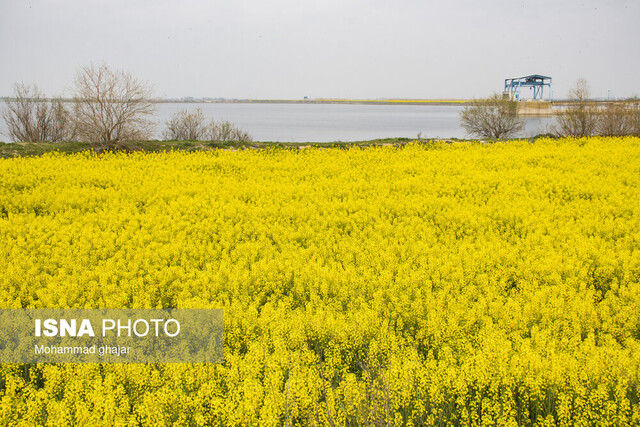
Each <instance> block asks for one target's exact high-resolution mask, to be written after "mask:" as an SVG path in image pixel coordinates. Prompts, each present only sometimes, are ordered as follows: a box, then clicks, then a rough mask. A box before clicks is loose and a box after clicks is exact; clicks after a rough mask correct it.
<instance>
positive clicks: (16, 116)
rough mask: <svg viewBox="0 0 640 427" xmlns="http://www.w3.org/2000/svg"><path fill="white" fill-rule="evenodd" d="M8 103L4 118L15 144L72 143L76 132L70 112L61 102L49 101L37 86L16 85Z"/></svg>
mask: <svg viewBox="0 0 640 427" xmlns="http://www.w3.org/2000/svg"><path fill="white" fill-rule="evenodd" d="M13 90H14V93H13V97H12V98H10V99H9V100H7V101H6V103H5V108H4V109H3V110H2V118H3V119H4V121H5V122H6V124H7V129H8V131H9V137H10V138H11V139H12V140H13V141H22V142H41V141H51V142H57V141H70V140H72V139H73V137H74V128H73V124H72V123H71V118H70V116H69V111H68V109H67V108H66V107H65V105H64V104H63V103H62V101H61V100H60V99H54V100H49V99H47V98H46V97H45V95H44V93H43V92H42V91H41V90H40V89H39V88H38V86H36V85H32V86H27V85H25V84H22V83H16V84H14V86H13Z"/></svg>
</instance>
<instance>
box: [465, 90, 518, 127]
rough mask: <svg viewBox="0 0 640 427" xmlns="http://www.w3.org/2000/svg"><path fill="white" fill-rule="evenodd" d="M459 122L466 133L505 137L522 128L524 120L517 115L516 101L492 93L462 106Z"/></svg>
mask: <svg viewBox="0 0 640 427" xmlns="http://www.w3.org/2000/svg"><path fill="white" fill-rule="evenodd" d="M460 123H461V125H462V127H463V128H464V129H465V130H466V131H467V133H468V134H470V135H474V136H479V137H482V138H507V137H510V136H513V135H514V134H515V133H517V132H521V131H522V130H524V127H525V122H524V120H523V119H522V118H520V117H518V103H517V101H514V100H512V99H509V98H505V97H503V96H502V95H500V94H497V93H494V94H493V95H492V96H491V97H490V98H488V99H481V100H477V101H474V102H472V103H469V104H467V105H465V106H464V108H463V110H462V111H461V112H460Z"/></svg>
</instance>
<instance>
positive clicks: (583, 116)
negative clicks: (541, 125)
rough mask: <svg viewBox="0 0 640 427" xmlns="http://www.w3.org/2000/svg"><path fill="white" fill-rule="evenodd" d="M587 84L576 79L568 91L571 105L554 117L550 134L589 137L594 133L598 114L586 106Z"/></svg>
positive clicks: (592, 108) (587, 96)
mask: <svg viewBox="0 0 640 427" xmlns="http://www.w3.org/2000/svg"><path fill="white" fill-rule="evenodd" d="M589 96H590V90H589V84H588V83H587V81H586V80H585V79H582V78H580V79H578V80H576V83H575V85H574V87H573V88H571V89H570V90H569V100H570V101H571V105H570V106H569V107H567V108H566V109H565V110H564V111H562V112H560V113H559V114H558V115H557V116H556V120H555V124H554V125H553V126H552V132H553V133H555V134H556V135H558V136H589V135H593V134H594V133H595V132H596V130H597V129H596V128H597V124H598V112H597V111H596V109H595V108H594V107H593V106H590V105H589V104H588V100H589Z"/></svg>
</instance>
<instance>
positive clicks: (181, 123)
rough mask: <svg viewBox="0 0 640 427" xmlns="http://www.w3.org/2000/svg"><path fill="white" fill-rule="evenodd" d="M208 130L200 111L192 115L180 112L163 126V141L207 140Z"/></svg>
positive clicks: (197, 110) (187, 112)
mask: <svg viewBox="0 0 640 427" xmlns="http://www.w3.org/2000/svg"><path fill="white" fill-rule="evenodd" d="M208 133H209V129H208V126H207V123H206V122H205V118H204V114H202V110H201V109H200V108H197V109H196V110H195V111H194V112H193V113H190V112H189V111H187V110H180V111H178V112H177V113H175V114H174V115H173V116H171V118H170V119H169V120H167V122H166V124H165V130H164V133H163V136H164V139H165V140H169V141H201V140H204V139H206V138H207V136H208Z"/></svg>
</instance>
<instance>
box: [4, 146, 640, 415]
mask: <svg viewBox="0 0 640 427" xmlns="http://www.w3.org/2000/svg"><path fill="white" fill-rule="evenodd" d="M639 201H640V139H638V138H599V137H594V138H588V139H562V140H544V139H543V140H538V141H536V142H535V143H530V142H527V141H508V142H504V143H494V144H487V145H482V144H477V143H473V144H471V143H454V144H450V145H447V144H437V143H436V144H425V145H423V144H407V145H406V146H404V147H399V148H396V147H370V148H365V149H362V148H357V147H355V148H350V149H319V148H309V149H304V150H286V149H272V150H269V149H268V150H246V151H222V150H221V151H215V152H194V153H184V152H172V153H155V154H149V153H147V154H145V153H131V154H102V155H95V154H90V153H82V154H74V155H63V154H55V153H54V154H48V155H44V156H42V157H37V158H14V159H4V160H0V272H1V274H0V304H1V305H0V307H2V308H103V307H106V308H161V307H162V308H166V307H176V308H223V309H224V322H225V348H224V352H225V353H224V359H225V360H224V363H221V364H212V365H201V364H200V365H199V364H132V365H124V364H110V365H107V364H83V365H81V364H77V365H76V364H57V365H56V364H38V365H18V364H5V365H0V424H2V425H25V426H27V425H28V426H31V425H123V426H124V425H132V426H133V425H171V424H174V425H198V426H200V425H202V426H204V425H225V426H233V425H244V426H250V425H260V426H278V425H301V426H306V425H311V426H317V425H336V426H338V425H340V426H342V425H394V426H400V425H409V426H411V425H413V426H417V425H464V426H473V425H501V426H515V425H539V426H550V425H564V426H571V425H582V426H591V425H626V424H635V425H638V424H639V423H640V409H639V406H638V401H639V396H640V391H639V388H638V387H639V384H638V383H639V381H640V202H639Z"/></svg>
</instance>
